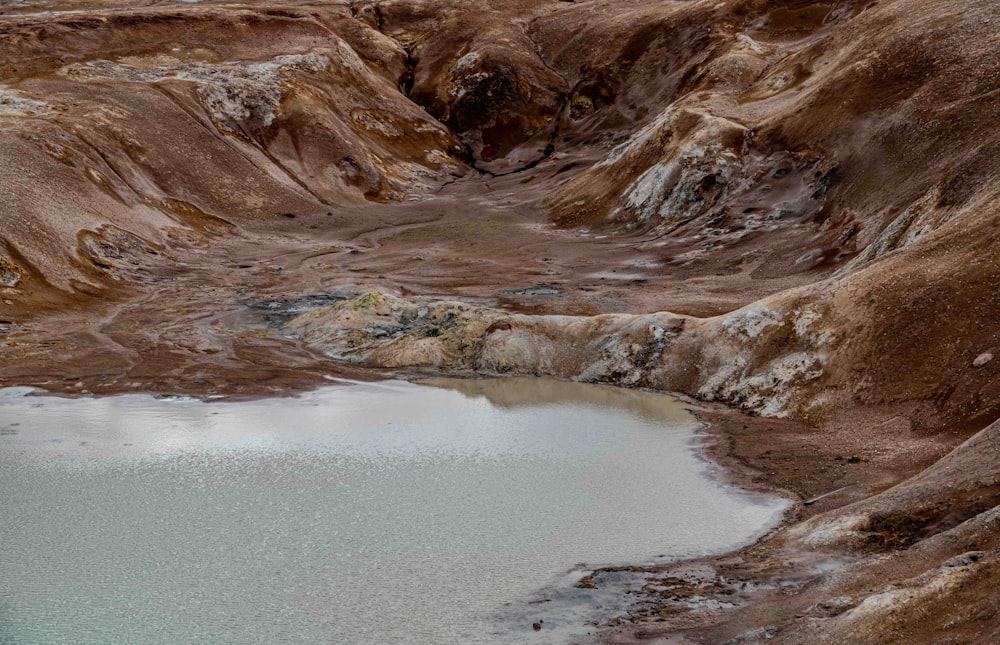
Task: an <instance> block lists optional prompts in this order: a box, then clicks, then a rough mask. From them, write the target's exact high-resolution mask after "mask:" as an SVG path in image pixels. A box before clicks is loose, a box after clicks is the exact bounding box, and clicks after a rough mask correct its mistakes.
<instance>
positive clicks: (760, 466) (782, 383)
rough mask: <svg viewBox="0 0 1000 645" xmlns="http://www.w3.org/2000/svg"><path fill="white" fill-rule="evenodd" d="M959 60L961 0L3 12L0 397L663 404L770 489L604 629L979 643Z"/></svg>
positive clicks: (978, 413)
mask: <svg viewBox="0 0 1000 645" xmlns="http://www.w3.org/2000/svg"><path fill="white" fill-rule="evenodd" d="M998 51H1000V10H998V9H997V6H996V5H995V3H994V2H993V1H992V0H982V1H978V2H957V1H956V2H952V1H941V0H934V1H930V0H928V1H924V0H905V1H904V0H886V1H883V2H877V3H869V2H854V1H851V0H829V1H825V2H811V1H806V0H782V1H780V2H762V1H760V2H758V1H754V0H726V1H724V2H718V1H716V0H712V1H711V2H708V1H705V2H703V1H701V0H691V1H686V2H680V1H677V0H655V1H653V0H646V1H639V0H631V1H629V0H625V1H615V2H611V1H604V0H588V1H585V2H557V1H555V0H552V1H544V2H527V1H524V2H487V1H486V0H483V1H482V2H457V1H456V2H450V1H448V0H440V1H435V0H384V1H383V0H377V1H374V2H354V3H309V2H297V1H293V2H285V3H277V2H276V3H245V4H240V3H236V4H233V3H217V2H213V1H210V0H206V1H205V2H201V3H192V4H187V3H178V4H175V3H167V2H164V3H158V2H156V3H151V2H147V3H144V2H139V3H129V4H128V5H122V4H120V3H117V2H114V0H107V1H95V2H84V3H80V2H72V3H66V2H62V1H61V0H52V1H51V2H49V1H47V0H39V1H37V2H35V1H30V2H23V3H17V4H5V5H4V6H2V7H0V125H2V127H0V168H2V170H0V195H2V197H0V386H13V385H32V386H37V387H39V388H42V389H44V390H47V391H50V392H54V393H60V394H67V395H101V394H112V393H121V392H150V393H155V394H190V395H194V396H208V395H213V394H224V395H227V396H231V397H258V396H285V395H290V394H293V393H295V392H297V391H301V390H303V389H309V388H314V387H317V386H318V385H319V384H321V383H323V382H325V380H324V377H326V376H337V377H346V378H351V379H365V380H367V379H379V378H385V377H390V376H391V377H403V378H407V377H415V376H426V375H441V374H448V375H464V376H469V377H476V376H481V375H485V376H497V375H503V374H518V373H535V374H540V375H549V376H553V377H558V378H572V379H577V380H590V381H599V382H609V383H614V384H618V385H621V386H623V387H645V388H651V389H660V390H668V391H676V392H679V393H681V394H683V395H685V396H687V397H689V399H690V400H691V401H692V404H693V405H694V406H695V408H696V411H697V414H698V415H699V417H700V418H701V419H702V420H703V421H704V422H705V429H704V437H705V449H706V452H707V454H708V455H709V456H710V457H711V458H712V460H713V461H714V462H715V463H716V464H718V465H719V466H720V476H722V477H725V478H727V479H729V480H730V481H732V482H733V483H734V484H736V485H739V486H743V487H747V488H751V489H755V490H760V491H766V492H769V493H776V494H780V495H784V496H786V497H788V498H789V499H791V500H792V501H793V502H794V504H793V508H792V509H791V510H790V511H789V513H788V515H787V517H786V518H785V522H784V524H783V525H782V526H781V527H780V528H778V529H776V530H775V531H773V532H772V533H771V534H769V535H768V536H767V537H765V538H764V539H763V540H761V541H760V542H758V543H757V544H754V545H751V546H748V547H747V548H745V549H743V550H741V551H739V552H736V553H731V554H726V555H724V556H720V557H715V558H708V559H705V560H702V561H698V562H684V563H677V564H673V565H663V566H658V567H653V568H650V569H648V572H649V573H650V574H651V577H650V578H649V580H648V581H647V585H646V588H645V592H644V593H645V596H644V597H645V598H646V599H647V603H646V607H647V608H646V609H643V610H641V611H637V612H636V613H635V614H634V615H631V616H629V617H627V619H625V620H623V621H619V622H617V623H616V624H614V625H606V626H604V627H605V629H604V630H603V631H602V632H601V633H600V635H599V637H598V638H600V639H601V640H602V641H603V642H606V643H616V644H617V643H639V642H642V643H756V642H765V641H766V642H774V643H804V642H810V643H918V642H927V643H930V642H934V643H988V642H1000V594H998V593H997V590H996V588H995V580H996V579H997V578H996V576H997V575H998V573H1000V443H998V442H1000V438H998V433H1000V425H998V424H997V420H998V419H1000V371H998V370H1000V289H998V286H997V285H998V284H1000V254H998V246H997V240H998V239H1000V181H998V177H1000V138H998V136H997V132H1000V57H998V56H997V52H998ZM372 303H381V304H376V305H373V304H372ZM391 303H395V304H391ZM456 303H457V304H456ZM407 307H412V311H415V312H418V313H415V314H411V313H407V312H410V309H407ZM455 307H464V308H462V309H461V311H460V313H455V312H459V309H455ZM425 311H429V312H430V313H425ZM348 315H353V316H355V318H356V319H358V320H361V321H362V322H363V324H361V323H358V324H357V325H355V327H351V328H349V329H348V328H347V327H346V326H345V327H344V330H341V329H340V328H339V327H338V325H346V323H345V322H344V321H345V320H346V319H347V318H345V316H348ZM428 316H429V318H427V317H428ZM431 319H433V324H431V323H430V322H426V321H427V320H431ZM453 320H461V321H462V325H464V327H463V328H462V331H461V333H462V334H464V335H463V336H461V348H460V349H456V347H457V345H454V344H453V345H449V344H448V343H450V342H453V341H452V339H453V338H458V336H457V334H458V333H459V332H458V331H455V330H454V329H453V327H449V326H448V325H454V323H453V322H452V321H453ZM420 321H425V322H420ZM341 332H343V333H341ZM453 334H455V335H453ZM331 339H332V340H331ZM454 342H458V341H454ZM428 348H430V350H429V349H428ZM431 350H433V351H431ZM994 356H996V358H994ZM415 357H417V358H415ZM636 568H637V569H639V568H641V567H636ZM594 584H598V585H599V584H600V573H598V574H596V576H595V579H594Z"/></svg>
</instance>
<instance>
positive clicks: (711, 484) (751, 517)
mask: <svg viewBox="0 0 1000 645" xmlns="http://www.w3.org/2000/svg"><path fill="white" fill-rule="evenodd" d="M463 387H465V388H466V389H467V390H469V391H473V390H476V389H477V388H478V389H479V390H482V391H489V392H491V397H492V398H493V399H494V400H496V401H497V403H496V404H494V403H491V402H490V401H489V400H487V399H486V398H484V397H477V396H466V395H463V394H461V393H459V392H457V391H454V390H449V389H441V388H431V387H424V386H418V385H413V384H408V383H399V382H391V383H384V384H375V385H356V386H347V387H344V386H338V387H331V388H326V389H323V390H320V391H317V392H314V393H310V394H307V395H304V396H302V397H299V398H290V399H272V400H264V401H254V402H239V403H226V402H212V403H201V402H197V401H185V400H181V401H163V400H156V399H153V398H152V397H147V396H138V395H131V396H122V397H111V398H102V399H76V400H69V399H58V398H53V397H44V398H40V397H25V396H21V395H19V393H18V392H17V391H14V392H10V391H8V393H7V395H6V396H0V486H2V490H3V491H4V494H3V496H2V498H0V518H2V525H0V642H2V643H17V644H28V643H46V644H48V643H60V644H61V643H67V644H68V643H74V644H75V643H81V644H82V643H101V644H110V643H143V644H154V643H163V644H179V643H241V644H242V643H352V644H353V643H379V644H380V643H385V644H391V643H435V644H437V643H463V644H465V643H490V644H492V643H561V642H566V640H567V639H568V638H570V637H572V636H573V635H580V634H585V633H586V631H587V629H588V628H587V627H586V626H585V625H583V624H582V616H583V614H582V613H573V612H572V611H569V610H567V609H566V608H565V607H563V608H562V609H557V606H558V605H556V604H554V605H552V606H551V607H548V606H545V607H544V608H543V607H542V606H540V605H529V604H528V601H529V600H530V599H531V598H532V597H533V594H535V593H536V592H538V590H540V589H543V588H550V589H551V590H553V592H554V593H555V592H558V590H559V589H560V588H564V589H565V588H569V585H570V583H571V582H572V581H573V580H574V579H576V578H578V577H579V576H580V575H582V573H581V571H582V570H585V569H586V566H582V565H581V564H580V563H586V565H589V566H594V565H599V564H612V563H623V562H635V561H646V560H649V559H651V558H653V557H655V556H658V555H666V556H669V557H680V556H692V555H701V554H707V553H712V552H719V551H723V550H726V549H728V548H731V547H733V546H735V545H737V544H739V543H741V542H744V541H746V540H748V539H750V538H751V537H752V536H754V535H755V534H758V533H759V532H761V531H762V530H763V529H765V528H766V527H767V526H769V525H770V524H772V523H773V522H774V521H776V519H777V516H778V513H779V512H780V510H781V508H782V505H781V504H780V503H779V502H777V501H775V500H761V499H759V498H754V499H751V498H749V497H745V496H740V495H737V494H735V493H734V492H733V491H731V490H727V489H726V488H724V487H723V486H721V485H720V484H719V483H718V482H717V481H715V480H713V479H711V478H709V477H708V476H707V474H706V472H705V464H704V463H703V462H702V461H700V460H699V459H698V458H697V455H696V453H695V452H694V450H693V447H692V443H691V442H692V432H693V428H694V426H693V423H692V421H691V419H690V417H689V416H688V415H687V413H686V412H683V411H682V410H681V409H680V408H679V407H678V406H677V405H676V404H675V403H674V402H673V400H672V399H670V398H669V397H665V396H661V395H653V394H643V393H636V392H627V391H623V390H617V389H613V388H604V387H599V386H586V385H575V384H561V383H559V384H556V383H553V382H547V381H540V380H536V379H528V380H516V381H508V382H504V383H499V382H498V383H496V384H495V387H493V386H491V385H490V384H489V383H485V382H476V383H473V384H466V385H464V386H463ZM571 570H572V571H575V573H570V574H569V575H567V572H570V571H571ZM574 593H576V592H574ZM579 593H584V594H585V593H586V592H579ZM549 595H551V594H549ZM539 617H540V618H544V619H545V625H546V628H545V629H544V630H543V631H541V632H537V633H536V632H533V631H531V628H530V623H531V622H532V621H533V620H536V619H537V618H539Z"/></svg>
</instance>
